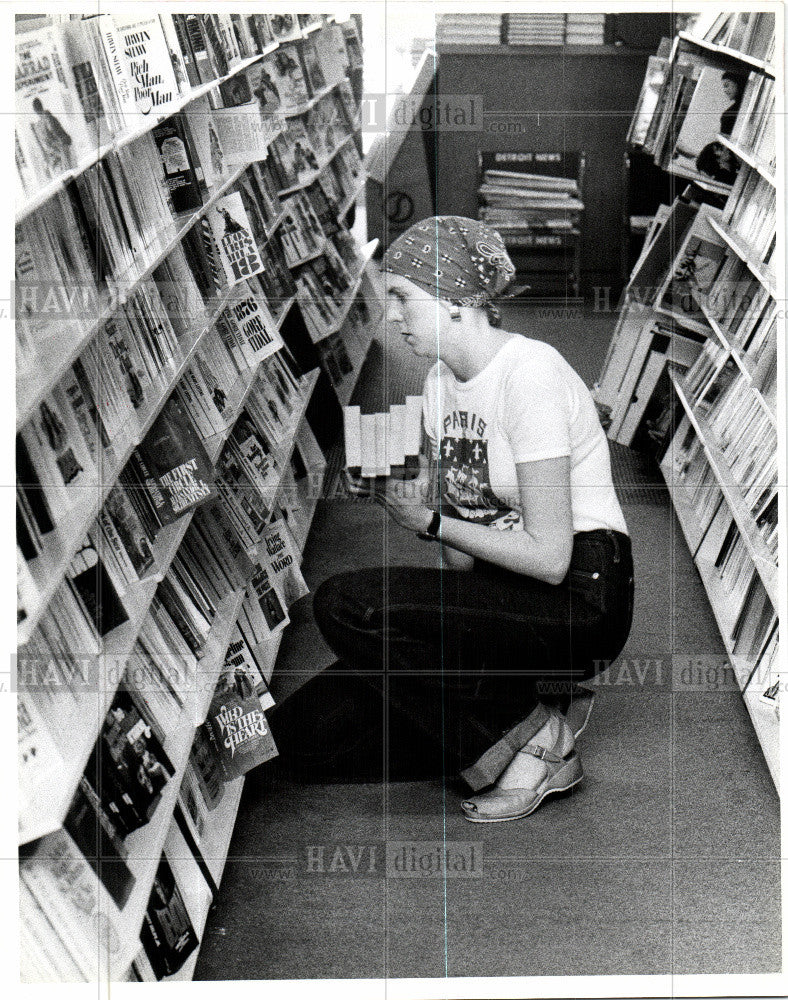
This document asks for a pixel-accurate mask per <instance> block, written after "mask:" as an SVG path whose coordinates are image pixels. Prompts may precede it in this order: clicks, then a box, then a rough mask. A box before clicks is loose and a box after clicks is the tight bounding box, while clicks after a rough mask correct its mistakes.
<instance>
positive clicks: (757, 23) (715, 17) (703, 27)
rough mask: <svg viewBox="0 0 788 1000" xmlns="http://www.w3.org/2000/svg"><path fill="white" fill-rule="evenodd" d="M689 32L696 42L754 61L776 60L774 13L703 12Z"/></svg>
mask: <svg viewBox="0 0 788 1000" xmlns="http://www.w3.org/2000/svg"><path fill="white" fill-rule="evenodd" d="M690 30H691V32H692V34H693V35H694V36H695V37H697V38H702V39H704V40H705V41H708V42H711V43H712V44H713V45H722V46H724V47H725V48H728V49H733V50H734V51H736V52H742V53H744V54H745V55H748V56H752V57H753V58H754V59H762V60H764V61H766V62H769V61H771V60H772V59H773V58H774V32H775V15H774V13H768V12H758V11H743V12H741V13H732V12H726V13H723V14H719V13H716V12H713V11H709V12H703V13H702V14H699V15H697V18H696V21H695V23H694V24H693V25H692V26H691V29H690Z"/></svg>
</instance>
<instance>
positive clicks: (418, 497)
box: [375, 479, 433, 531]
mask: <svg viewBox="0 0 788 1000" xmlns="http://www.w3.org/2000/svg"><path fill="white" fill-rule="evenodd" d="M375 499H376V500H377V501H378V503H379V504H381V506H383V507H385V508H386V510H387V511H388V513H389V514H390V515H391V516H392V517H393V518H394V520H395V521H396V522H397V524H400V525H402V527H403V528H407V529H408V531H426V530H427V528H429V526H430V522H431V521H432V513H433V512H432V509H431V508H430V507H428V506H427V505H426V504H425V503H424V502H423V497H422V491H421V489H420V487H419V485H418V480H416V479H410V480H399V479H394V480H389V482H388V483H387V484H386V489H385V491H381V492H380V493H376V494H375Z"/></svg>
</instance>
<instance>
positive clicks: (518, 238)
mask: <svg viewBox="0 0 788 1000" xmlns="http://www.w3.org/2000/svg"><path fill="white" fill-rule="evenodd" d="M478 163H479V188H478V195H479V218H480V219H482V220H484V221H486V222H488V224H489V225H490V226H492V228H493V229H496V230H497V231H498V232H499V233H500V234H501V237H502V238H503V241H504V243H505V244H506V248H507V250H508V251H509V255H510V256H511V258H512V263H513V264H514V266H515V268H516V269H517V277H516V279H515V281H516V285H517V292H516V294H520V295H523V296H529V297H544V296H547V297H553V296H560V297H562V298H565V297H567V296H570V295H571V296H573V297H577V296H578V295H579V294H580V237H581V228H580V215H581V213H582V212H583V209H584V204H583V198H582V192H583V178H584V174H585V153H584V152H580V151H574V152H567V151H565V150H541V151H535V150H531V151H526V150H505V151H504V150H499V151H481V150H480V151H479V159H478Z"/></svg>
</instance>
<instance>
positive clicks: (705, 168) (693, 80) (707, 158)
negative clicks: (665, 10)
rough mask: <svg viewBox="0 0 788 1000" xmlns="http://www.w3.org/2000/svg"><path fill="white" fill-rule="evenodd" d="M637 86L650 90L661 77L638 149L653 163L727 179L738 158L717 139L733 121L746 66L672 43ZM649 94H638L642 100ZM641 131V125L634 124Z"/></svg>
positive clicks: (733, 175) (684, 174)
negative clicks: (728, 65)
mask: <svg viewBox="0 0 788 1000" xmlns="http://www.w3.org/2000/svg"><path fill="white" fill-rule="evenodd" d="M649 69H650V72H651V74H653V75H652V76H651V78H649V77H648V76H647V78H646V80H645V81H644V84H643V90H644V91H646V92H653V89H654V86H655V83H654V79H655V78H658V79H661V80H662V83H661V86H660V87H659V92H658V95H657V99H656V102H655V104H654V110H653V112H652V114H651V118H650V121H649V122H648V126H647V128H646V129H645V134H644V135H643V149H644V151H645V152H646V153H648V154H649V155H651V156H653V158H654V161H655V163H657V164H658V165H659V166H661V167H663V169H666V170H669V171H671V172H672V173H675V174H678V175H679V176H681V177H686V178H688V179H696V178H697V179H700V180H703V181H706V182H708V181H714V182H716V183H717V184H719V185H722V186H727V185H730V184H732V183H733V181H734V180H735V178H736V172H737V170H738V168H739V161H738V158H737V157H736V156H735V155H734V154H733V153H732V152H731V150H730V149H729V148H728V147H727V146H725V145H723V144H722V143H720V142H719V141H718V137H719V135H725V136H730V135H731V133H732V131H733V129H734V128H735V127H736V123H737V121H738V116H739V113H740V110H741V100H742V96H743V94H744V91H745V89H746V87H747V81H748V71H747V68H746V67H745V68H741V69H739V70H736V71H732V70H730V69H724V68H722V67H721V66H720V65H719V64H718V63H717V62H714V61H712V60H710V59H706V58H705V57H704V56H703V54H702V53H697V52H695V51H691V50H690V49H688V48H687V47H686V46H685V45H682V44H680V43H679V44H676V45H674V48H673V52H672V54H671V59H670V60H669V62H668V64H667V66H665V65H664V64H662V65H661V64H660V62H654V63H652V64H651V66H650V68H649ZM647 100H648V103H649V104H650V103H651V100H650V98H647V95H646V94H645V93H644V95H643V104H642V105H641V108H642V107H643V106H644V105H645V103H646V102H647ZM639 131H640V133H641V134H642V126H640V127H639Z"/></svg>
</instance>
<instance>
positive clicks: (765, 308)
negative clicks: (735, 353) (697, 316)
mask: <svg viewBox="0 0 788 1000" xmlns="http://www.w3.org/2000/svg"><path fill="white" fill-rule="evenodd" d="M707 301H708V307H709V310H710V313H711V315H712V316H713V317H714V319H715V320H716V322H717V324H718V325H719V327H720V329H721V330H722V331H723V333H724V334H725V337H726V339H727V340H728V341H729V343H731V344H733V345H734V346H735V347H736V348H737V349H738V350H740V351H741V353H742V354H743V356H744V357H745V358H747V359H748V360H749V361H751V362H752V364H753V365H757V364H758V363H759V362H760V361H761V359H762V358H763V357H764V355H768V354H772V353H774V351H775V350H776V345H777V302H776V300H775V299H774V296H772V295H771V294H770V292H769V291H768V289H766V288H764V287H763V285H762V284H761V282H760V281H759V280H758V279H757V278H755V277H754V276H753V274H752V272H751V271H750V269H749V267H748V266H747V265H746V264H745V263H744V261H743V260H742V259H741V258H740V257H739V256H738V254H735V253H734V252H733V251H732V250H730V249H728V248H727V247H726V248H725V253H724V259H723V262H722V265H721V267H720V269H719V272H718V274H717V278H716V280H715V284H714V287H713V294H710V295H709V296H708V299H707Z"/></svg>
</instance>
